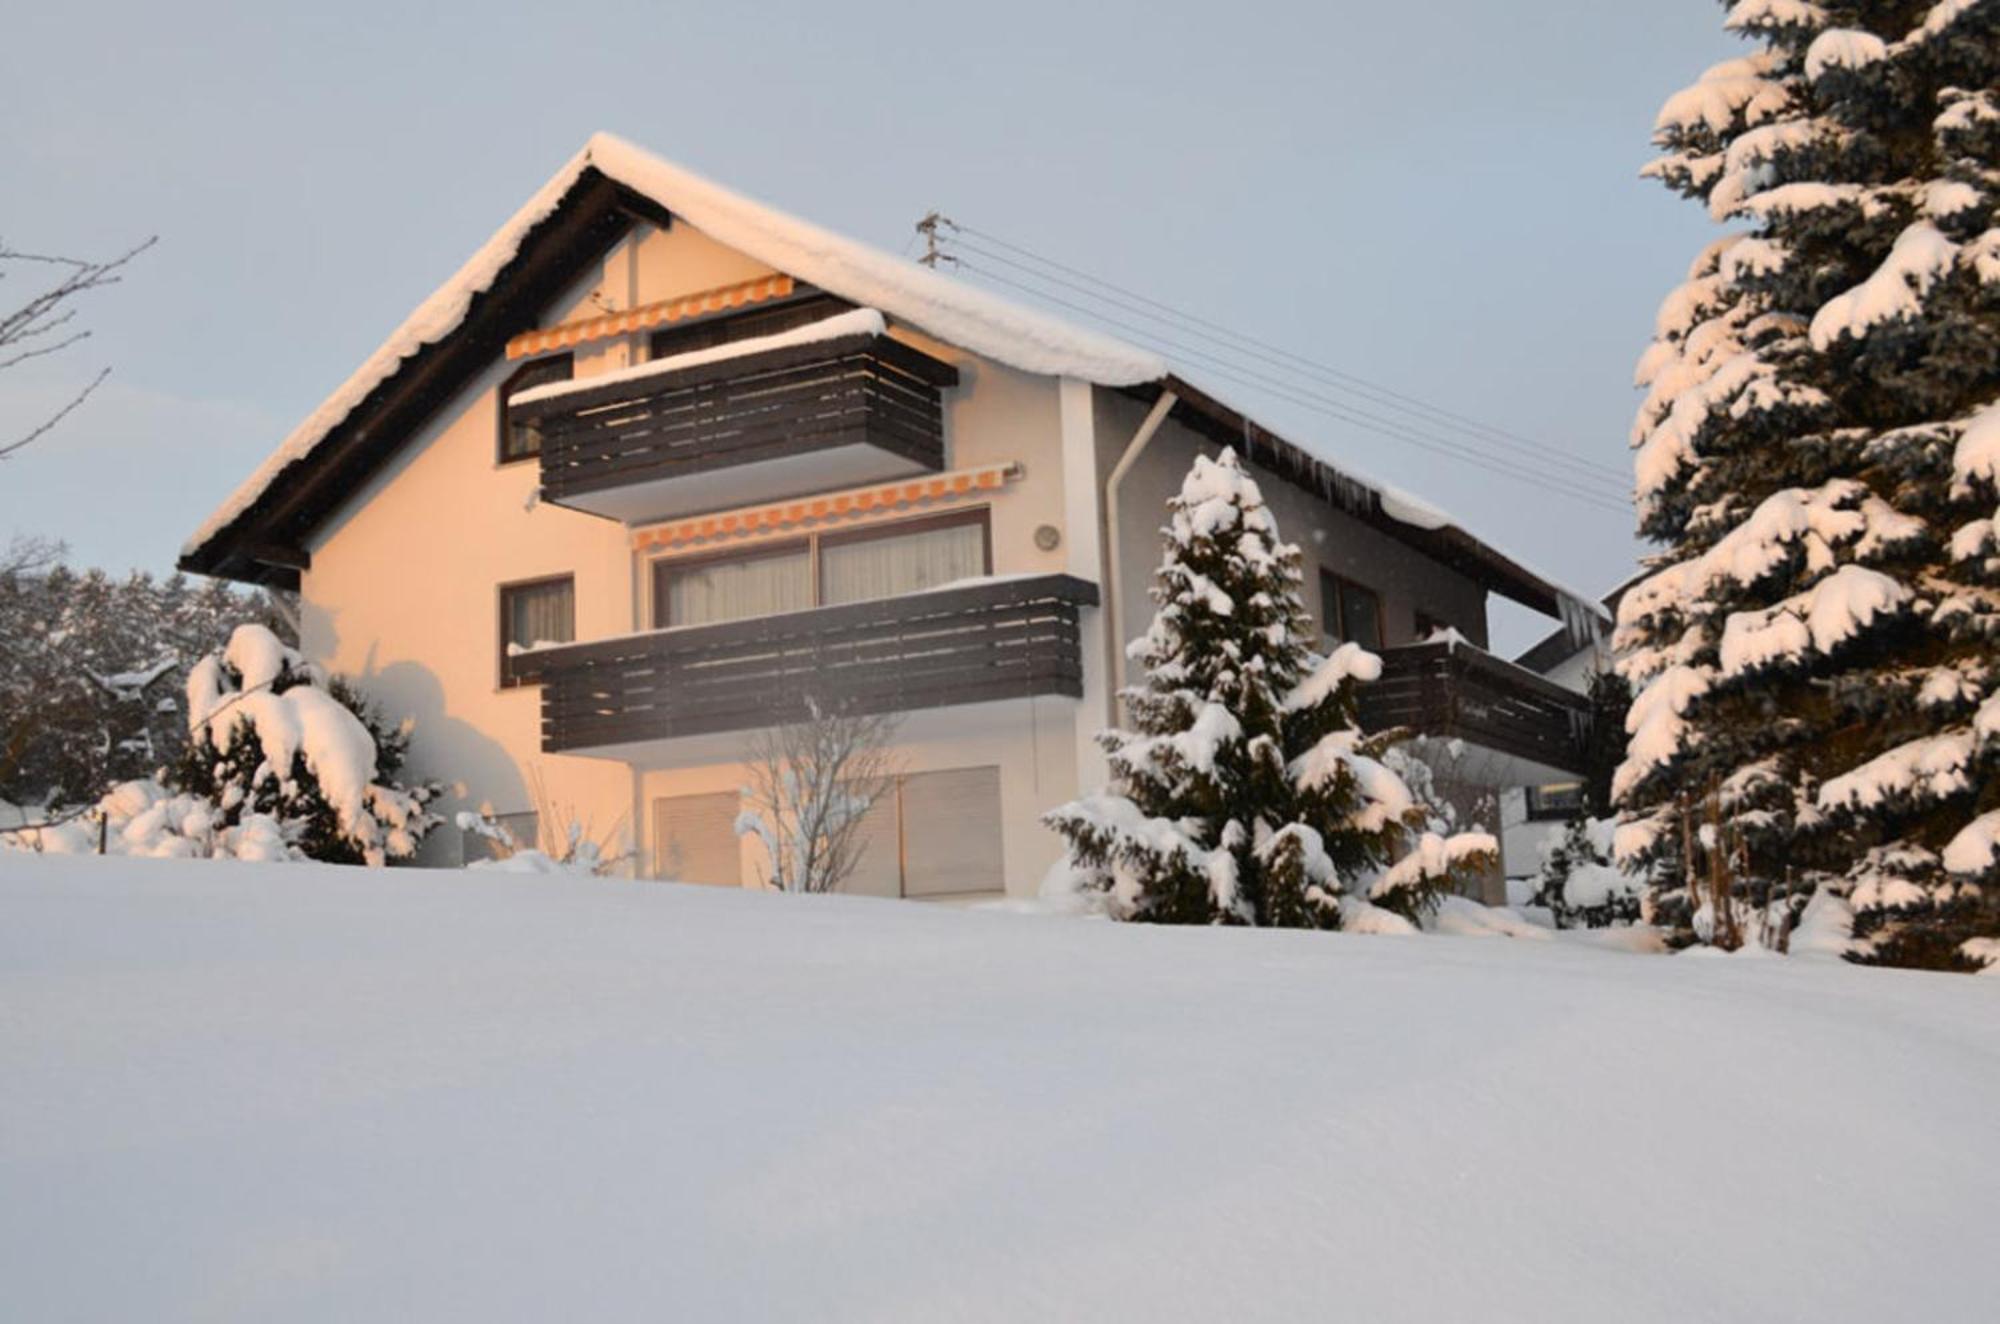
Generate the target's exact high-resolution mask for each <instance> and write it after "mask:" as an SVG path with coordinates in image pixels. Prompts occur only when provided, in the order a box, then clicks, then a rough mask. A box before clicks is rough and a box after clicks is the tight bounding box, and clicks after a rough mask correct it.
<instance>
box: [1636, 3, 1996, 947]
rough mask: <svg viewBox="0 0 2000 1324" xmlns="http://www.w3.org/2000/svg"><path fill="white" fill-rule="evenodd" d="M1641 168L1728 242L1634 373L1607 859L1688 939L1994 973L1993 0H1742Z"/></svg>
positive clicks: (1700, 272) (1714, 251) (1679, 296)
mask: <svg viewBox="0 0 2000 1324" xmlns="http://www.w3.org/2000/svg"><path fill="white" fill-rule="evenodd" d="M1726 23H1727V26H1728V27H1729V28H1731V29H1732V30H1734V31H1736V32H1738V33H1740V34H1742V35H1744V36H1746V37H1748V38H1750V39H1752V40H1753V41H1755V42H1756V43H1757V46H1758V49H1757V51H1756V52H1755V53H1754V54H1751V55H1749V56H1747V57H1746V58H1743V59H1740V60H1733V61H1729V62H1727V63H1725V64H1722V65H1718V66H1717V67H1715V68H1714V69H1711V70H1709V71H1708V73H1707V74H1705V75H1704V76H1703V77H1702V79H1701V81H1700V82H1698V83H1696V84H1695V85H1694V86H1692V87H1690V88H1688V89H1687V90H1685V91H1683V92H1681V93H1679V94H1677V95H1676V96H1674V97H1673V98H1671V99H1670V100H1669V101H1668V102H1667V104H1666V106H1665V107H1664V109H1663V110H1662V111H1661V115H1660V120H1659V125H1658V132H1657V141H1658V143H1659V145H1660V147H1661V148H1662V149H1663V154H1662V155H1661V157H1660V158H1659V159H1657V160H1656V161H1654V162H1653V163H1652V165H1651V166H1650V167H1648V171H1649V173H1651V174H1653V175H1654V176H1656V177H1658V178H1659V179H1660V180H1662V181H1663V182H1665V183H1666V184H1667V185H1669V186H1670V187H1672V188H1674V189H1677V190H1678V191H1680V192H1682V193H1684V194H1686V195H1688V196H1690V197H1693V198H1696V199H1698V200H1701V201H1702V202H1704V203H1705V204H1706V206H1707V207H1708V210H1709V212H1710V214H1711V215H1712V216H1713V217H1714V218H1715V219H1716V220H1718V221H1721V222H1725V223H1731V224H1734V225H1736V226H1738V227H1740V230H1739V232H1738V233H1734V234H1731V235H1729V236H1728V237H1725V238H1723V239H1721V240H1719V241H1717V242H1716V243H1715V244H1714V245H1713V246H1711V247H1710V248H1709V250H1708V251H1707V252H1705V253H1704V254H1702V256H1701V257H1700V258H1699V259H1698V260H1697V261H1696V262H1695V264H1694V267H1693V269H1692V271H1691V272H1690V276H1689V281H1688V283H1687V284H1686V285H1684V286H1682V287H1681V288H1680V289H1679V290H1677V291H1676V292H1675V293H1674V294H1673V295H1672V296H1670V297H1669V298H1668V299H1667V301H1666V303H1665V304H1664V306H1663V307H1662V309H1661V312H1660V317H1659V322H1658V327H1657V335H1656V339H1655V341H1654V344H1653V345H1652V347H1651V348H1650V349H1649V350H1648V351H1647V353H1646V355H1645V357H1644V359H1643V360H1642V361H1641V364H1640V369H1639V381H1640V383H1641V385H1642V386H1644V387H1646V388H1647V389H1648V394H1647V397H1646V400H1645V403H1644V404H1643V406H1642V407H1641V409H1640V411H1639V417H1638V420H1637V423H1636V425H1635V429H1634V445H1635V447H1636V450H1637V477H1638V492H1639V514H1640V527H1641V530H1642V532H1643V533H1644V534H1646V535H1647V536H1648V537H1650V538H1651V539H1653V540H1655V541H1656V542H1657V543H1659V544H1661V545H1662V546H1663V548H1664V551H1663V553H1662V554H1661V555H1660V556H1659V557H1658V558H1657V561H1656V573H1655V574H1653V576H1652V577H1651V578H1650V579H1648V580H1647V581H1646V582H1644V583H1642V584H1640V585H1638V586H1636V587H1635V588H1634V589H1633V590H1632V591H1631V592H1629V593H1628V594H1627V595H1626V596H1625V598H1624V600H1623V602H1622V604H1621V607H1620V611H1619V634H1618V645H1619V648H1620V650H1621V654H1622V656H1623V659H1624V661H1623V665H1624V668H1625V670H1626V674H1627V675H1628V676H1629V677H1630V678H1631V679H1632V681H1633V682H1634V684H1635V685H1636V686H1638V687H1639V693H1638V695H1637V697H1636V698H1635V700H1634V701H1633V705H1632V711H1631V715H1630V717H1629V719H1628V722H1627V729H1628V731H1629V733H1630V743H1629V747H1628V751H1627V758H1626V760H1625V762H1624V763H1623V765H1622V766H1621V767H1620V768H1619V771H1618V774H1617V776H1616V779H1615V783H1616V784H1615V790H1616V793H1617V795H1618V797H1619V800H1620V803H1621V806H1622V808H1623V811H1624V818H1623V822H1622V823H1621V826H1620V829H1619V838H1618V849H1619V853H1620V855H1621V857H1623V858H1624V859H1626V860H1628V861H1630V862H1634V863H1638V864H1642V865H1646V866H1649V867H1651V868H1652V869H1653V870H1654V871H1655V875H1656V877H1660V876H1662V875H1664V877H1663V878H1662V882H1661V885H1660V886H1659V887H1658V888H1657V889H1656V890H1655V892H1654V893H1653V895H1652V896H1651V898H1650V909H1651V913H1652V915H1653V917H1654V918H1655V919H1657V920H1659V921H1661V922H1663V923H1666V924H1668V925H1669V926H1672V927H1676V928H1678V929H1679V930H1680V931H1681V934H1682V936H1683V938H1684V939H1688V940H1692V939H1704V940H1708V941H1714V942H1718V943H1722V944H1724V945H1734V944H1735V943H1737V942H1740V941H1745V940H1748V938H1749V937H1750V936H1752V935H1753V934H1754V935H1761V936H1762V937H1763V939H1764V940H1765V941H1767V942H1773V943H1775V944H1777V945H1782V944H1783V942H1784V935H1785V932H1786V931H1787V929H1788V927H1789V925H1790V923H1791V921H1792V919H1793V918H1794V917H1795V916H1796V914H1797V913H1798V911H1799V909H1800V908H1801V907H1802V906H1803V904H1804V902H1805V899H1806V898H1807V897H1808V896H1809V895H1810V894H1811V893H1812V891H1813V889H1814V888H1816V887H1822V886H1827V887H1835V888H1838V889H1842V890H1846V891H1850V892H1851V901H1852V904H1853V908H1854V912H1855V915H1856V930H1857V935H1858V936H1859V937H1860V938H1861V939H1862V942H1861V944H1860V948H1861V951H1862V953H1863V959H1869V960H1875V961H1881V962H1886V963H1893V964H1906V965H1921V966H1930V967H1938V968H1957V969H1966V968H1974V967H1977V966H1979V965H1981V964H1983V963H1985V961H1987V960H1988V959H1991V956H1992V955H1993V954H1994V953H1996V952H2000V944H1994V945H1989V944H1992V939H1993V938H1994V937H1995V936H1996V935H2000V697H1996V696H2000V509H1996V506H1997V505H2000V493H1996V477H2000V228H1995V221H1996V212H1995V204H1996V199H2000V0H1944V2H1943V3H1911V2H1908V0H1905V2H1904V3H1875V4H1865V5H1864V4H1840V3H1807V2H1806V0H1740V2H1739V3H1735V4H1732V5H1731V6H1730V7H1729V12H1728V17H1727V20H1726Z"/></svg>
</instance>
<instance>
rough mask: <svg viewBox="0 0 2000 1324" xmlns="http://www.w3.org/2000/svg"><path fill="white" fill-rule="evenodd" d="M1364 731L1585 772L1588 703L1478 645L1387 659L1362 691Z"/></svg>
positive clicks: (1435, 646)
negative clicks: (1395, 731) (1435, 740)
mask: <svg viewBox="0 0 2000 1324" xmlns="http://www.w3.org/2000/svg"><path fill="white" fill-rule="evenodd" d="M1359 694H1360V700H1359V704H1360V714H1359V716H1360V719H1361V726H1362V728H1363V729H1364V730H1367V731H1386V730H1388V729H1389V728H1391V727H1406V728H1408V729H1410V730H1412V731H1414V732H1416V733H1417V734H1419V735H1426V736H1436V737H1439V738H1441V739H1446V740H1463V741H1465V742H1466V743H1467V744H1472V745H1479V746H1482V747H1484V748H1486V749H1489V750H1495V751H1497V752H1499V753H1501V754H1506V755H1510V756H1512V757H1515V758H1520V759H1525V760H1527V761H1529V762H1531V763H1535V764H1540V765H1542V766H1543V767H1546V768H1551V769H1555V770H1557V771H1560V772H1569V773H1580V772H1582V771H1583V746H1584V733H1585V731H1586V729H1587V726H1588V722H1589V715H1590V705H1589V703H1588V702H1587V701H1586V700H1585V698H1584V696H1583V695H1581V694H1577V693H1575V692H1574V691H1571V690H1566V689H1564V688H1563V687H1562V686H1560V685H1558V684H1556V683H1555V682H1554V681H1551V680H1548V679H1546V678H1545V677H1542V676H1538V675H1536V674H1535V673H1534V672H1532V671H1529V670H1527V669H1526V668H1524V667H1518V666H1515V665H1514V664H1513V663H1512V662H1508V661H1505V660H1504V659H1501V658H1497V657H1495V656H1493V655H1492V654H1491V653H1488V652H1486V651H1485V650H1484V649H1481V648H1476V647H1474V646H1472V645H1470V644H1464V643H1459V644H1451V643H1425V644H1411V645H1408V646H1406V647H1403V648H1389V649H1384V650H1383V652H1382V677H1381V679H1380V680H1377V681H1375V682H1374V683H1373V684H1370V685H1363V686H1361V687H1360V691H1359Z"/></svg>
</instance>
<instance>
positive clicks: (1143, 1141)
mask: <svg viewBox="0 0 2000 1324" xmlns="http://www.w3.org/2000/svg"><path fill="white" fill-rule="evenodd" d="M1996 1219H2000V980H1994V979H1975V978H1966V977H1958V976H1944V975H1925V974H1911V973H1901V972H1890V971H1876V970H1860V969H1853V968H1846V967H1842V966H1840V965H1838V964H1833V963H1826V962H1816V961H1812V960H1804V959H1801V960H1783V959H1777V958H1765V959H1753V958H1719V959H1717V958H1711V959H1702V958H1698V957H1661V956H1647V955H1636V954H1632V953H1628V952H1620V951H1613V950H1608V949H1602V948H1594V947H1591V946H1588V945H1585V944H1581V943H1576V942H1571V941H1567V940H1560V941H1539V942H1538V941H1531V940H1527V939H1508V938H1503V937H1491V938H1486V939H1474V938H1468V937H1443V936H1423V937H1400V938H1397V937H1365V936H1353V935H1341V934H1309V933H1272V932H1246V931H1219V930H1159V929H1150V928H1142V927H1136V926H1133V927H1127V926H1115V925H1112V924H1109V923H1106V922H1102V921H1090V920H1080V919H1065V918H1057V917H1051V916H1038V915H1023V914H1010V913H1004V912H999V911H968V910H947V909H937V908H929V907H925V906H921V905H916V904H910V903H896V902H877V901H868V900H861V899H846V898H806V897H783V896H772V895H760V894H753V893H743V892H721V891H709V890H703V889H699V888H683V887H676V886H670V885H663V884H632V883H613V882H579V881H577V880H574V879H568V878H553V877H532V876H518V875H504V874H452V873H430V872H416V871H394V872H376V871H363V870H357V869H338V868H331V867H323V866H308V865H286V866H269V865H253V864H212V863H190V862H180V861H154V860H119V859H113V860H102V859H94V858H80V859H79V858H57V857H32V856H18V855H13V856H0V1318H4V1319H8V1320H22V1321H54V1320H133V1321H137V1320H144V1321H149V1322H153V1321H163V1320H231V1319H283V1320H343V1321H345V1320H363V1319H369V1320H406V1319H407V1320H426V1321H432V1320H481V1321H496V1320H558V1319H574V1320H586V1319H612V1318H616V1319H634V1320H638V1319H645V1320H767V1319H813V1320H910V1321H940V1320H959V1319H968V1320H1113V1319H1116V1320H1143V1321H1153V1320H1254V1319H1297V1320H1337V1319H1351V1320H1370V1321H1375V1320H1440V1321H1471V1320H1536V1321H1567V1320H1579V1321H1581V1320H1593V1321H1595V1320H1605V1321H1639V1320H1646V1321H1651V1320H1658V1321H1672V1322H1673V1324H1687V1322H1688V1321H1695V1320H1759V1321H1776V1320H1814V1321H1824V1320H1870V1319H1902V1320H1917V1319H1922V1320H1927V1321H1936V1320H1967V1321H1972V1320H1983V1321H1990V1320H1993V1319H1996V1318H2000V1277H1997V1276H1996V1269H1995V1266H1994V1246H1995V1241H1994V1229H1995V1226H1996V1221H1995V1220H1996Z"/></svg>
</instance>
